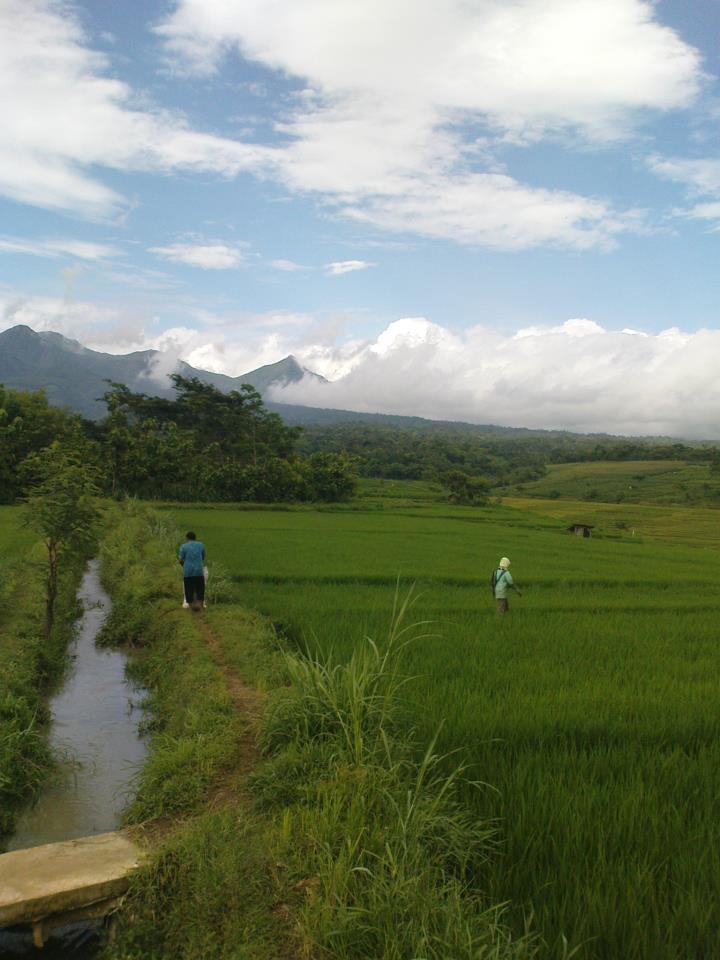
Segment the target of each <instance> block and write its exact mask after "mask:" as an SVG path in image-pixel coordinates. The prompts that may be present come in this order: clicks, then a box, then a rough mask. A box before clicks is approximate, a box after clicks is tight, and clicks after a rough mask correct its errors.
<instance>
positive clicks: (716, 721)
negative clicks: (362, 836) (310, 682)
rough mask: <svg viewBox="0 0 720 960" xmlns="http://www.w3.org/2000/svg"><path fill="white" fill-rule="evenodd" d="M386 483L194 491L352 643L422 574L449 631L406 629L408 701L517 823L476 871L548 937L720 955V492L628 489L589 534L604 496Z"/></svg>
mask: <svg viewBox="0 0 720 960" xmlns="http://www.w3.org/2000/svg"><path fill="white" fill-rule="evenodd" d="M386 492H387V493H388V494H389V496H387V497H385V498H383V496H382V494H383V487H382V485H381V484H378V483H377V482H376V483H375V484H374V485H373V487H372V489H370V490H368V489H366V499H365V500H364V501H363V500H361V501H359V502H356V503H355V504H353V505H350V507H349V508H342V507H340V508H338V509H336V510H332V509H328V508H325V509H322V510H312V509H307V508H304V509H297V510H294V509H286V510H267V509H265V510H252V509H242V510H240V509H233V508H232V507H227V508H225V507H214V508H208V507H207V506H202V507H198V508H197V509H191V508H186V507H182V508H180V507H178V508H174V509H173V513H174V515H175V517H176V519H177V522H178V524H179V525H181V526H182V527H183V529H186V528H189V527H192V528H193V529H195V530H196V531H197V533H198V536H199V537H201V538H202V539H203V540H204V541H205V543H206V545H207V547H208V553H209V560H210V567H211V570H212V566H213V562H215V563H217V564H218V565H221V566H222V567H224V568H225V570H226V571H227V572H228V573H229V574H230V575H231V577H232V578H233V583H234V588H233V589H234V591H235V593H236V595H237V599H238V600H240V601H242V602H243V603H245V604H246V605H247V606H249V607H254V608H257V609H259V610H261V611H263V612H264V613H266V614H267V615H269V616H270V617H271V618H272V619H273V620H275V621H276V622H277V623H278V624H279V626H281V627H282V628H283V629H284V630H285V632H286V633H287V634H288V636H289V637H290V638H291V639H294V640H297V641H301V642H306V643H308V644H311V645H316V646H320V647H322V648H323V649H325V650H332V651H333V653H334V656H336V657H337V658H339V659H342V658H346V657H347V656H348V655H349V653H350V651H351V650H352V649H353V647H354V646H356V645H357V644H359V643H362V642H363V638H364V637H365V636H368V635H369V636H371V637H374V638H376V639H378V640H379V641H382V638H383V636H384V635H385V633H386V631H387V628H388V623H389V619H390V616H391V610H392V605H393V597H394V593H395V588H396V582H397V579H398V577H399V578H400V582H401V590H405V589H407V588H408V587H409V586H410V584H412V583H414V584H415V585H416V590H417V593H418V599H417V602H416V604H415V606H414V608H413V617H414V618H415V619H417V620H428V621H432V623H431V624H430V625H426V626H425V627H423V628H420V632H422V633H425V634H428V633H430V634H432V635H431V636H427V635H426V636H425V637H423V638H420V639H418V640H417V641H415V642H414V643H413V644H412V645H411V646H410V647H409V648H408V650H407V654H406V658H407V672H408V674H409V675H412V676H414V677H416V680H415V681H414V682H413V683H411V684H409V685H408V686H407V688H406V689H407V703H406V721H407V723H408V724H409V725H411V726H412V727H413V728H414V729H415V730H416V732H417V735H418V737H419V738H420V739H421V740H422V741H427V740H428V739H429V738H430V737H432V736H433V735H434V734H436V733H437V732H438V731H439V748H440V749H441V750H442V751H447V752H450V751H459V755H460V756H462V757H464V758H465V759H466V760H467V762H468V763H469V765H470V766H469V770H468V777H469V779H472V780H478V781H482V782H483V783H484V784H487V786H479V787H473V786H470V785H468V787H467V788H466V790H465V801H466V802H467V804H469V805H470V806H471V808H472V809H473V810H474V811H476V812H477V815H478V817H492V818H496V819H497V820H498V826H499V831H500V832H499V840H500V842H499V844H498V849H497V856H496V858H495V860H494V862H492V863H491V864H489V865H488V867H487V869H486V872H485V875H484V876H481V877H478V878H477V882H478V884H479V885H480V886H481V887H482V888H483V889H484V890H485V891H487V892H488V893H489V894H491V895H492V896H493V897H494V898H495V899H496V900H497V901H508V902H509V904H510V906H509V913H508V919H509V921H510V922H511V923H512V924H513V926H514V927H515V928H516V929H517V930H518V931H520V930H522V929H523V926H524V923H525V921H526V919H527V918H531V924H532V926H533V928H534V929H536V930H537V931H539V932H540V934H541V935H542V937H543V938H544V941H545V943H546V947H545V949H544V952H543V955H544V956H546V957H548V958H560V957H563V956H564V955H566V954H565V953H564V951H565V950H566V945H567V947H568V949H573V948H574V949H576V950H577V952H576V953H575V954H574V956H576V957H581V958H584V960H596V958H597V960H635V958H637V960H639V958H643V960H681V958H682V960H701V958H710V957H715V956H717V931H718V930H720V897H719V896H718V894H720V838H719V837H718V824H719V823H720V650H719V649H718V643H719V640H720V553H719V552H718V550H717V546H718V539H719V538H720V529H719V528H720V514H719V513H718V512H715V511H713V510H704V511H703V510H700V509H698V508H695V509H693V510H691V511H690V510H689V511H688V512H687V515H686V522H685V523H683V521H682V511H681V510H680V509H679V508H678V510H677V511H675V513H677V514H678V516H677V517H676V518H675V520H674V521H673V522H672V523H670V525H669V527H667V524H668V518H667V517H665V518H663V516H662V515H661V514H660V513H658V514H653V513H652V511H653V510H659V509H660V508H652V507H643V506H640V507H637V506H635V505H627V506H625V505H613V506H612V510H613V511H614V513H613V516H612V517H607V518H605V519H603V520H602V521H601V522H600V523H599V525H598V527H597V531H596V532H597V533H599V534H600V536H598V537H593V538H591V539H589V540H582V539H578V538H575V537H572V536H570V535H569V534H568V533H567V532H566V530H565V528H566V525H567V521H568V519H569V518H572V517H574V518H575V519H578V520H580V521H583V520H586V516H587V515H586V514H583V516H581V517H577V516H575V515H574V514H573V512H572V510H573V507H572V505H570V507H568V503H564V504H562V506H563V507H564V508H565V509H566V511H567V510H569V511H570V512H569V514H568V513H567V512H566V514H565V515H563V513H562V512H561V513H556V514H554V515H553V513H552V508H556V509H557V508H558V507H559V506H560V504H558V503H557V501H547V503H540V502H538V501H530V502H528V503H518V502H515V506H507V505H503V506H493V507H488V508H482V509H472V508H462V507H450V506H448V505H447V504H444V503H442V501H441V500H440V498H439V497H438V495H437V491H435V490H434V489H433V488H432V487H430V486H428V485H417V486H413V485H412V484H405V485H401V484H395V485H393V486H392V487H391V486H389V485H388V486H387V487H386ZM578 506H579V505H578ZM583 506H588V505H587V504H583ZM592 506H593V507H594V508H595V509H600V508H601V507H608V506H609V505H608V504H598V505H592ZM546 507H547V509H545V508H546ZM531 511H534V512H531ZM646 511H650V513H649V514H647V513H646ZM639 516H642V517H644V518H645V521H646V522H645V523H644V526H643V527H642V535H641V534H640V533H639V532H637V531H636V532H635V535H633V532H632V531H633V529H634V526H639V524H638V523H637V518H638V517H639ZM595 519H597V518H595ZM586 522H593V520H592V519H590V520H586ZM663 524H665V526H664V525H663ZM673 531H675V534H676V535H673ZM501 555H507V556H509V557H510V558H511V559H512V561H513V563H512V572H513V575H514V576H515V578H516V580H517V581H518V583H519V584H520V585H521V586H522V588H523V591H524V596H523V597H522V598H521V599H517V598H515V597H512V596H511V600H510V605H511V608H512V609H511V613H510V616H509V617H507V618H505V619H504V620H498V618H497V617H496V614H495V612H494V602H493V600H492V597H491V595H490V591H489V587H488V585H487V581H488V577H489V575H490V572H491V571H492V569H493V566H494V564H495V562H496V561H497V559H498V558H499V557H500V556H501ZM457 756H458V754H455V756H454V757H453V761H452V762H454V761H455V760H456V759H457ZM448 762H451V761H448Z"/></svg>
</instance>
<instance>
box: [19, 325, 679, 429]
mask: <svg viewBox="0 0 720 960" xmlns="http://www.w3.org/2000/svg"><path fill="white" fill-rule="evenodd" d="M167 359H168V358H167V356H166V355H165V354H163V353H161V352H160V351H158V350H139V351H137V352H135V353H126V354H120V355H115V354H110V353H100V352H98V351H97V350H89V349H88V348H87V347H84V346H83V345H82V344H80V343H78V342H77V340H70V339H68V338H67V337H64V336H62V334H59V333H36V332H35V331H34V330H31V329H30V327H26V326H24V325H18V326H15V327H11V328H10V329H9V330H5V331H4V332H2V333H0V384H4V385H5V386H7V387H11V388H13V389H16V390H41V389H42V390H44V391H45V393H46V395H47V398H48V400H49V401H50V402H51V403H52V404H54V405H56V406H67V407H70V408H71V409H73V410H77V411H78V412H80V413H82V414H83V415H84V416H86V417H89V418H91V419H99V418H100V417H102V416H104V415H105V412H106V411H105V405H104V404H103V403H102V401H101V400H99V399H98V398H99V397H101V396H102V395H103V393H105V391H106V390H107V388H108V384H107V382H106V381H108V380H112V381H114V382H116V383H124V384H126V386H128V387H129V388H130V389H131V390H133V391H137V392H140V393H148V394H151V395H153V396H166V397H170V396H173V395H174V392H173V390H172V385H171V383H170V381H169V380H168V378H167V376H164V375H163V374H162V373H161V371H162V369H163V368H164V367H167V366H168V363H167ZM172 366H173V368H174V369H175V370H177V371H178V372H179V373H182V374H183V375H184V376H187V377H197V378H198V379H199V380H203V381H205V382H206V383H211V384H212V385H213V386H215V387H217V388H218V389H219V390H222V391H223V392H228V391H230V390H237V389H239V387H240V386H241V385H242V384H243V383H249V384H251V385H252V386H253V387H255V389H256V390H257V391H259V393H261V394H264V393H265V392H266V391H267V390H268V389H269V388H270V387H272V386H274V385H276V384H277V385H283V384H286V383H294V382H296V381H298V380H301V379H302V378H303V377H304V376H310V377H316V378H317V379H318V380H323V381H324V377H320V376H319V375H318V374H316V373H313V372H312V371H310V370H307V369H306V368H305V367H302V366H301V365H300V364H299V363H298V362H297V360H296V359H295V357H292V356H290V357H285V358H284V359H283V360H279V361H278V362H277V363H270V364H267V365H266V366H263V367H258V368H257V370H250V371H249V372H248V373H244V374H241V376H239V377H228V376H225V374H222V373H212V372H211V371H210V370H198V369H196V368H195V367H191V366H190V364H188V363H185V362H184V361H180V363H179V364H173V365H172ZM169 372H171V371H170V369H168V373H169ZM265 406H266V407H267V408H268V409H269V410H273V411H275V412H276V413H279V414H280V416H281V417H282V418H283V420H285V422H286V423H289V424H296V425H300V426H318V427H331V426H334V425H337V424H345V423H364V424H368V425H373V426H376V427H391V428H401V429H412V430H416V431H417V430H420V431H423V432H429V433H433V432H435V431H447V430H457V431H459V432H462V433H472V434H483V435H487V434H496V435H504V436H508V437H510V436H512V437H516V438H523V437H543V438H545V439H551V438H553V437H573V436H585V435H583V434H573V433H571V432H569V431H566V430H538V429H528V428H525V427H499V426H494V425H492V424H477V423H465V422H463V421H448V420H426V419H425V418H423V417H411V416H402V415H400V414H386V413H359V412H357V411H353V410H334V409H332V408H323V407H304V406H300V405H296V404H288V403H275V402H273V401H268V400H266V401H265ZM592 436H594V437H597V438H598V439H606V438H607V439H617V438H616V437H615V438H612V437H611V436H610V435H609V434H592ZM647 439H653V440H660V439H663V440H665V439H667V438H647Z"/></svg>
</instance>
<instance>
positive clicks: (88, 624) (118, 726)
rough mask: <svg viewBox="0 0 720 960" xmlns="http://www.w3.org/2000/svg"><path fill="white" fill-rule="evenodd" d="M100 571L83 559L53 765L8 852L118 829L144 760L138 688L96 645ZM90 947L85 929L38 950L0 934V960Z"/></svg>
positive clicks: (55, 707)
mask: <svg viewBox="0 0 720 960" xmlns="http://www.w3.org/2000/svg"><path fill="white" fill-rule="evenodd" d="M99 566H100V565H99V561H98V560H91V561H90V563H89V564H88V568H87V570H86V572H85V575H84V576H83V579H82V582H81V584H80V587H79V589H78V594H77V596H78V600H79V601H80V603H81V604H82V607H83V614H82V616H81V617H80V618H79V620H78V621H77V624H76V635H75V638H74V640H73V641H72V643H71V644H70V647H69V649H68V657H69V660H70V663H69V665H68V669H67V672H66V675H65V678H64V680H63V682H62V685H61V686H60V688H59V689H58V690H57V691H56V693H55V694H54V695H53V696H52V698H51V700H50V703H49V707H50V711H51V714H52V724H51V727H50V731H49V739H50V744H51V746H52V749H53V752H54V754H55V756H56V757H57V759H58V763H57V768H56V770H55V771H54V773H53V775H52V777H51V778H50V780H49V781H48V783H47V784H46V786H45V789H44V790H43V792H42V794H41V796H40V798H39V799H38V802H37V803H36V804H35V805H34V806H33V807H32V808H30V809H27V810H25V811H24V813H23V814H22V815H21V816H20V818H19V820H18V823H17V829H16V831H15V833H14V835H13V836H12V838H11V839H10V842H9V844H8V845H7V849H8V850H22V849H25V848H27V847H35V846H39V845H40V844H44V843H54V842H58V841H61V840H72V839H75V838H76V837H86V836H93V835H95V834H99V833H106V832H108V831H111V830H115V829H117V827H118V826H119V825H120V818H121V814H122V810H123V808H124V807H125V806H126V805H127V803H128V800H129V799H130V797H131V794H132V787H133V781H134V777H135V774H136V772H137V771H138V769H139V768H140V766H141V764H142V762H143V760H144V758H145V754H146V747H145V744H144V742H143V740H142V738H141V737H140V733H139V723H140V720H141V717H142V709H141V706H142V700H143V691H142V690H140V689H138V688H137V687H136V686H134V685H133V684H132V683H131V682H130V681H129V680H128V679H127V677H126V672H125V667H126V662H127V661H126V657H125V655H124V654H123V653H121V652H119V651H117V650H113V649H108V648H104V647H98V646H97V645H96V643H95V640H96V638H97V636H98V634H99V632H100V630H101V629H102V626H103V624H104V622H105V619H106V617H107V615H108V613H109V612H110V607H111V600H110V597H109V596H108V595H107V593H106V592H105V590H104V589H103V587H102V584H101V583H100V575H99ZM95 948H96V937H95V935H94V933H93V931H92V928H90V927H89V926H88V925H80V924H76V925H75V926H74V927H72V928H70V927H68V928H65V929H63V930H60V931H57V932H56V933H55V934H53V936H52V937H51V939H50V940H49V941H48V942H47V944H46V945H45V947H44V948H43V949H42V950H37V949H36V948H35V947H33V945H32V938H31V937H30V935H29V934H26V933H15V932H10V931H0V958H1V960H15V958H20V957H23V958H27V957H34V956H37V957H38V958H39V957H43V958H44V960H49V958H54V957H74V958H89V957H92V956H94V955H95Z"/></svg>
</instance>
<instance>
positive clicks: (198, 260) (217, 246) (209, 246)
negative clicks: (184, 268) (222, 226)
mask: <svg viewBox="0 0 720 960" xmlns="http://www.w3.org/2000/svg"><path fill="white" fill-rule="evenodd" d="M148 249H149V251H150V253H154V254H157V256H158V257H162V258H163V260H170V261H172V262H173V263H186V264H188V266H191V267H200V268H201V269H202V270H234V269H237V267H240V266H242V265H243V263H244V262H245V255H244V253H243V252H242V250H241V249H239V247H237V246H230V245H229V244H226V243H175V244H173V245H172V246H169V247H149V248H148Z"/></svg>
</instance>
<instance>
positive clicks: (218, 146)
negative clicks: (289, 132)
mask: <svg viewBox="0 0 720 960" xmlns="http://www.w3.org/2000/svg"><path fill="white" fill-rule="evenodd" d="M110 68H111V63H110V61H109V59H108V58H107V56H106V55H105V54H102V53H99V52H97V51H93V50H91V49H89V47H88V46H87V37H86V36H85V34H84V32H83V29H82V27H81V25H80V23H79V21H78V19H77V17H76V15H75V10H74V8H73V5H72V4H71V3H69V2H66V0H0V129H2V139H1V140H0V193H2V194H4V195H5V196H8V197H11V198H12V199H14V200H17V201H20V202H21V203H27V204H32V205H34V206H40V207H46V208H49V209H53V210H60V211H64V212H70V213H75V214H79V215H81V216H85V217H90V218H100V217H108V216H113V215H117V214H118V213H119V212H120V211H122V210H123V209H125V208H126V207H127V203H126V201H125V199H124V198H123V197H122V196H121V195H120V194H119V193H118V192H117V191H116V190H113V189H111V188H109V187H107V186H105V185H104V184H103V183H101V182H100V181H99V180H98V179H97V168H98V167H99V168H102V167H106V168H112V169H116V170H123V171H132V170H149V171H156V172H160V173H166V172H168V171H170V170H173V169H183V170H190V171H213V172H216V173H218V174H220V175H222V176H234V175H235V174H236V173H238V171H240V170H244V169H251V168H256V167H257V166H258V164H259V163H260V162H261V161H262V162H265V160H266V159H267V158H266V157H265V151H264V149H263V148H262V147H259V146H246V145H244V144H242V143H240V142H238V141H235V140H229V139H225V138H222V137H217V136H213V135H211V134H205V133H201V132H197V131H194V130H192V129H189V128H188V127H187V125H186V123H185V121H184V120H183V118H182V117H180V116H177V115H173V114H171V113H169V112H168V111H162V110H160V109H153V108H148V107H147V105H144V104H143V105H141V104H139V103H137V102H135V100H134V95H133V91H132V90H131V88H130V87H129V86H128V85H127V84H125V83H123V82H121V81H120V80H117V79H114V78H113V77H111V76H109V71H110Z"/></svg>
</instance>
